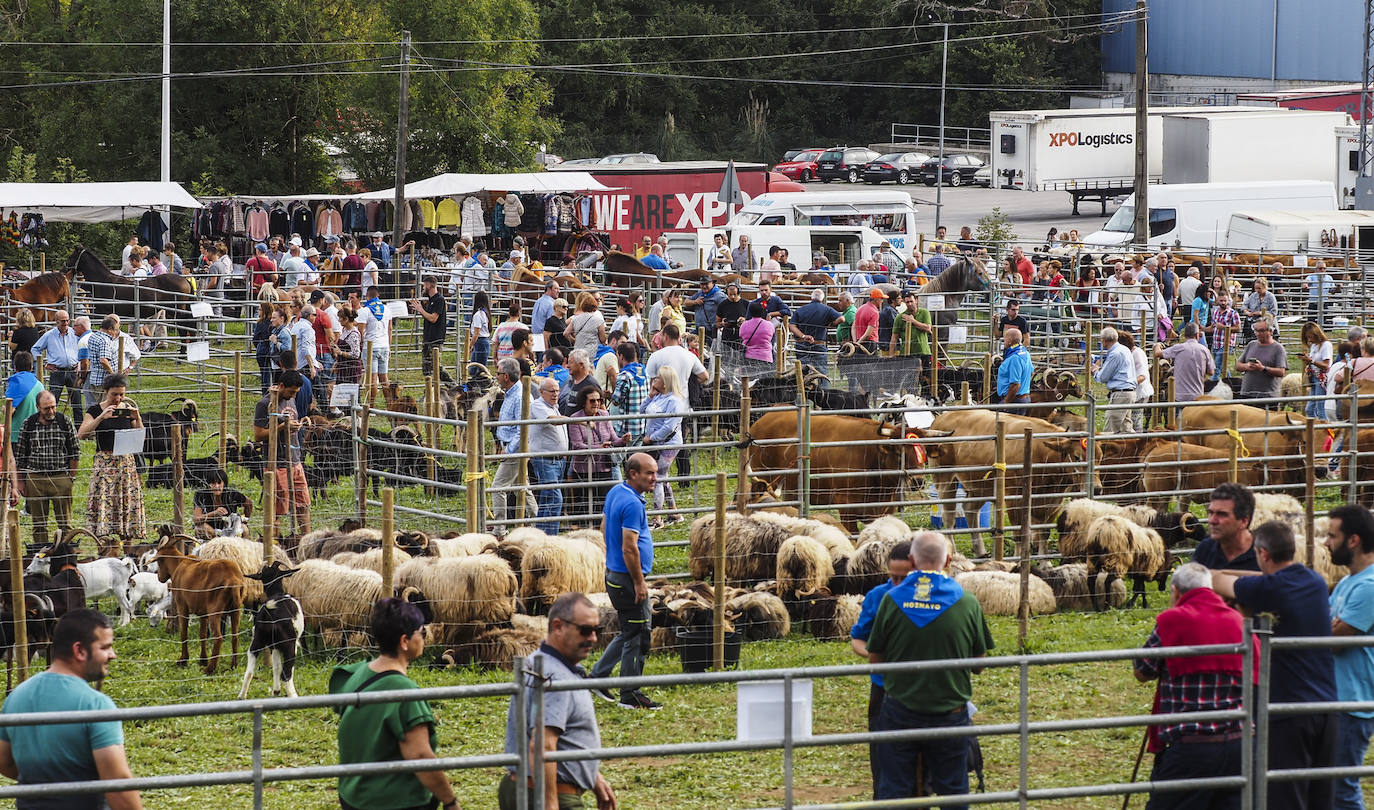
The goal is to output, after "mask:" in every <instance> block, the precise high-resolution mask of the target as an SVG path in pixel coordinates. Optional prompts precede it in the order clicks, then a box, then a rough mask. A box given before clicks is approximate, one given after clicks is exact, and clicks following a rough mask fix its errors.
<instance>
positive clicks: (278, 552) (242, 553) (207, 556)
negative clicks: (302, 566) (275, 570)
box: [194, 537, 294, 605]
mask: <svg viewBox="0 0 1374 810" xmlns="http://www.w3.org/2000/svg"><path fill="white" fill-rule="evenodd" d="M194 556H196V557H198V558H199V559H202V560H233V561H234V563H235V564H236V565H238V567H239V572H240V573H242V574H243V575H244V576H245V577H246V576H248V575H249V574H256V573H257V572H259V571H261V570H262V543H259V542H257V541H255V540H244V539H243V538H240V537H216V538H215V539H213V540H208V541H206V542H204V543H201V544H200V545H199V546H197V547H196V550H195V552H194ZM272 559H273V560H276V561H278V562H280V563H281V564H282V565H283V566H285V567H287V568H293V567H294V566H293V565H292V563H291V557H290V555H288V554H287V553H286V552H285V551H284V550H283V549H282V547H281V546H273V547H272ZM246 582H247V585H248V587H247V588H246V589H244V592H243V601H244V604H247V605H256V604H258V603H259V602H261V601H262V600H263V593H262V583H261V582H258V581H257V580H255V579H249V580H246Z"/></svg>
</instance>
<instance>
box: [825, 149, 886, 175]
mask: <svg viewBox="0 0 1374 810" xmlns="http://www.w3.org/2000/svg"><path fill="white" fill-rule="evenodd" d="M879 157H881V156H880V155H879V154H878V153H877V152H874V151H873V150H872V149H866V148H864V147H862V146H841V147H836V148H835V149H827V150H826V151H825V152H824V153H822V154H821V159H820V160H819V161H817V163H816V176H817V177H819V178H820V179H821V182H823V183H829V182H830V181H831V180H846V181H848V182H850V183H857V182H859V178H860V177H862V176H863V171H864V166H865V165H866V164H868V163H869V162H871V161H873V160H876V159H877V158H879Z"/></svg>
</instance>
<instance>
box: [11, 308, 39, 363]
mask: <svg viewBox="0 0 1374 810" xmlns="http://www.w3.org/2000/svg"><path fill="white" fill-rule="evenodd" d="M14 324H15V327H14V331H12V332H10V340H9V344H10V357H13V356H14V355H15V354H17V353H19V352H32V351H33V344H35V343H37V342H38V338H39V337H41V336H42V334H43V330H42V329H40V328H39V327H38V323H37V321H35V320H34V317H33V310H31V309H29V308H28V307H20V308H19V311H18V312H16V313H14Z"/></svg>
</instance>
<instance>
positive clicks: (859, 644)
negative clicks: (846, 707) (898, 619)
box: [849, 543, 912, 799]
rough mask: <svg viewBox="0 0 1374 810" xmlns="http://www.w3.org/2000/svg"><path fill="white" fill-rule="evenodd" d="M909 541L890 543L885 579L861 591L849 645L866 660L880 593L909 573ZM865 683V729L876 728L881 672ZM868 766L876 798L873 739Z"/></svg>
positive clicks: (881, 691)
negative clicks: (866, 685) (864, 592)
mask: <svg viewBox="0 0 1374 810" xmlns="http://www.w3.org/2000/svg"><path fill="white" fill-rule="evenodd" d="M911 570H912V567H911V543H898V544H897V545H895V546H893V547H892V551H890V552H888V555H887V582H884V583H883V584H881V585H879V586H878V587H876V588H874V589H873V590H871V591H869V592H868V593H867V594H865V595H864V602H863V608H862V609H861V610H860V611H859V620H858V621H857V622H854V627H853V629H851V630H850V631H849V646H850V647H852V648H853V649H854V654H855V655H857V656H859V657H860V658H862V659H863V660H865V661H867V660H868V637H869V635H870V634H872V632H873V620H874V619H876V618H877V617H878V606H879V605H881V604H882V603H883V597H884V596H885V595H886V594H887V592H888V591H890V590H892V589H893V588H895V587H896V586H898V585H900V584H902V580H904V579H906V578H907V575H908V574H910V573H911ZM868 679H869V681H870V683H869V685H868V730H869V731H877V730H878V714H879V713H880V712H881V711H882V708H883V695H884V694H886V692H885V691H884V690H883V676H881V675H877V674H874V675H870V676H868ZM868 767H869V770H870V771H872V772H873V798H875V799H876V798H878V746H877V744H876V743H869V744H868Z"/></svg>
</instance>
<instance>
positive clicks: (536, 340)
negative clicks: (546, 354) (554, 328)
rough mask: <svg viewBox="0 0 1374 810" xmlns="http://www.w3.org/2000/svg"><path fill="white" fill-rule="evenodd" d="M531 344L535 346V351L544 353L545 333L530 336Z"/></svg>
mask: <svg viewBox="0 0 1374 810" xmlns="http://www.w3.org/2000/svg"><path fill="white" fill-rule="evenodd" d="M530 343H531V345H533V346H534V350H535V351H537V352H542V351H544V333H543V332H539V333H538V334H534V335H530Z"/></svg>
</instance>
